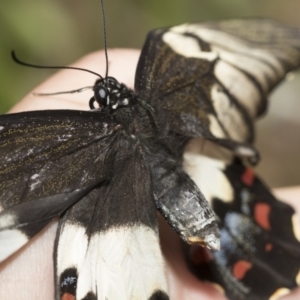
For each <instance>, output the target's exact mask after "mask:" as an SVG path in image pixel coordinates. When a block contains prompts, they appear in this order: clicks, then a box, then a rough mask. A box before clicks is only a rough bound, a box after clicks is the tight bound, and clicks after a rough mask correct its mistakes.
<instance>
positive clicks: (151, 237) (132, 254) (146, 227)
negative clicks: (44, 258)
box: [55, 136, 169, 300]
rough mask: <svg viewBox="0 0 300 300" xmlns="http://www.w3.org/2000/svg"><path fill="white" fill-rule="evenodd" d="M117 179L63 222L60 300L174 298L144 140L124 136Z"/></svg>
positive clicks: (118, 143)
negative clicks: (170, 293)
mask: <svg viewBox="0 0 300 300" xmlns="http://www.w3.org/2000/svg"><path fill="white" fill-rule="evenodd" d="M110 147H111V149H112V151H114V152H116V153H117V155H116V159H115V162H114V164H112V166H111V169H112V170H113V176H112V178H111V179H110V180H109V181H107V182H105V183H102V184H100V185H99V186H98V187H97V188H95V189H94V190H92V191H91V192H89V194H87V195H86V196H85V197H84V198H83V199H81V201H79V202H78V203H76V204H75V205H74V206H73V207H72V208H71V209H70V210H68V211H67V213H66V214H65V215H64V217H63V218H62V219H61V220H60V226H59V229H58V235H57V236H58V238H57V241H56V250H55V258H56V262H55V268H56V287H57V290H56V299H75V298H76V299H78V300H83V299H89V300H96V299H98V300H100V299H101V300H106V299H164V300H167V299H169V298H168V296H167V286H166V281H165V278H164V269H163V259H162V255H161V251H160V246H159V237H158V228H157V216H156V207H155V203H154V199H153V187H152V181H151V174H150V170H149V167H148V164H147V161H146V160H145V159H144V157H143V154H142V151H141V149H140V148H141V147H140V145H139V143H136V141H135V140H134V139H131V138H127V137H126V136H124V137H119V138H117V139H115V141H114V142H113V143H112V144H111V146H110Z"/></svg>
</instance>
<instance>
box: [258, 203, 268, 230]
mask: <svg viewBox="0 0 300 300" xmlns="http://www.w3.org/2000/svg"><path fill="white" fill-rule="evenodd" d="M270 211H271V207H270V205H269V204H267V203H258V204H256V205H255V206H254V219H255V221H256V223H257V224H258V225H259V226H261V227H262V228H263V229H265V230H270V229H271V225H270V220H269V215H270Z"/></svg>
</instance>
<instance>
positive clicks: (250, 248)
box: [184, 141, 300, 300]
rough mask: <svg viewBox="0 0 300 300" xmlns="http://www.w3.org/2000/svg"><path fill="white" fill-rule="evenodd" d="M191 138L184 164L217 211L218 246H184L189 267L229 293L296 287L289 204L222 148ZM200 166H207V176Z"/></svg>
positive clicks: (298, 251)
mask: <svg viewBox="0 0 300 300" xmlns="http://www.w3.org/2000/svg"><path fill="white" fill-rule="evenodd" d="M193 143H194V145H192V144H190V147H189V149H188V151H187V153H186V154H185V158H186V162H185V163H186V168H187V169H188V170H189V173H190V175H191V176H192V178H193V179H194V180H195V182H196V183H197V184H198V185H199V187H200V188H201V190H202V191H203V193H204V195H205V196H206V197H207V199H208V200H209V202H210V203H211V206H212V208H213V210H214V211H215V213H216V215H217V216H218V223H219V226H220V233H221V238H220V242H221V250H220V251H209V250H206V249H205V250H204V249H200V248H199V247H195V246H193V247H188V246H185V247H184V252H185V256H186V260H187V262H188V266H189V268H190V270H191V271H192V272H193V273H194V274H195V275H196V276H197V277H198V278H201V279H204V280H209V281H212V282H215V283H217V284H219V285H220V286H221V287H222V288H223V289H224V291H225V294H226V296H227V297H228V298H229V299H238V300H241V299H254V300H256V299H257V300H262V299H275V298H276V297H279V296H281V295H283V294H285V293H288V292H289V291H290V290H291V289H293V288H295V287H297V286H298V285H299V284H300V277H299V274H300V242H299V241H300V236H299V234H298V233H297V224H296V215H295V211H294V209H293V208H292V207H291V206H289V205H287V204H285V203H283V202H281V201H278V200H277V199H276V198H275V197H274V196H273V195H272V194H271V192H270V190H269V189H268V187H267V186H266V185H265V184H264V183H263V182H262V181H261V180H260V179H259V178H258V177H256V176H255V174H254V173H253V171H252V170H251V169H249V168H246V167H244V166H243V164H242V163H241V162H240V161H239V160H234V159H233V158H232V157H231V156H230V155H229V154H228V153H227V157H226V155H224V150H222V149H220V148H218V147H216V146H215V145H213V144H211V143H209V142H205V144H204V145H203V141H202V142H199V141H198V143H200V144H202V147H200V145H199V144H198V145H197V142H196V141H194V142H193ZM200 148H202V151H200V150H199V149H200ZM196 149H198V150H196ZM200 152H201V153H200ZM230 157H231V158H230ZM205 170H206V171H208V170H210V172H211V174H210V176H209V177H208V178H206V177H207V172H205ZM212 179H213V180H212Z"/></svg>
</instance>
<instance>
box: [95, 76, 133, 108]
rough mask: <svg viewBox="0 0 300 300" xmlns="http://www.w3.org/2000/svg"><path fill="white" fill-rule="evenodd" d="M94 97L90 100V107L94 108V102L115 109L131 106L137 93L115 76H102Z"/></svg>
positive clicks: (102, 106)
mask: <svg viewBox="0 0 300 300" xmlns="http://www.w3.org/2000/svg"><path fill="white" fill-rule="evenodd" d="M93 91H94V97H92V98H91V100H90V108H91V109H94V108H95V107H94V102H97V103H98V105H99V107H101V108H104V109H108V111H111V112H113V111H115V110H116V109H118V108H120V107H126V106H130V105H132V104H133V102H135V101H134V100H135V98H136V97H135V94H134V93H133V91H132V90H130V89H129V88H128V87H127V86H126V85H124V84H123V83H119V82H118V81H117V80H116V79H115V78H114V77H110V76H108V77H106V78H100V79H98V80H97V81H96V83H95V85H94V87H93Z"/></svg>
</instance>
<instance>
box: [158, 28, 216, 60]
mask: <svg viewBox="0 0 300 300" xmlns="http://www.w3.org/2000/svg"><path fill="white" fill-rule="evenodd" d="M163 41H164V42H165V43H167V44H168V45H169V46H170V47H171V48H172V49H173V50H174V51H175V52H177V53H178V54H181V55H182V56H185V57H194V58H201V59H205V60H208V61H213V60H215V59H217V58H218V55H217V53H214V52H204V51H201V47H200V45H199V44H198V42H197V41H196V40H195V39H194V38H193V37H189V36H183V35H182V34H179V33H176V32H172V31H168V32H166V33H165V34H164V35H163Z"/></svg>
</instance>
